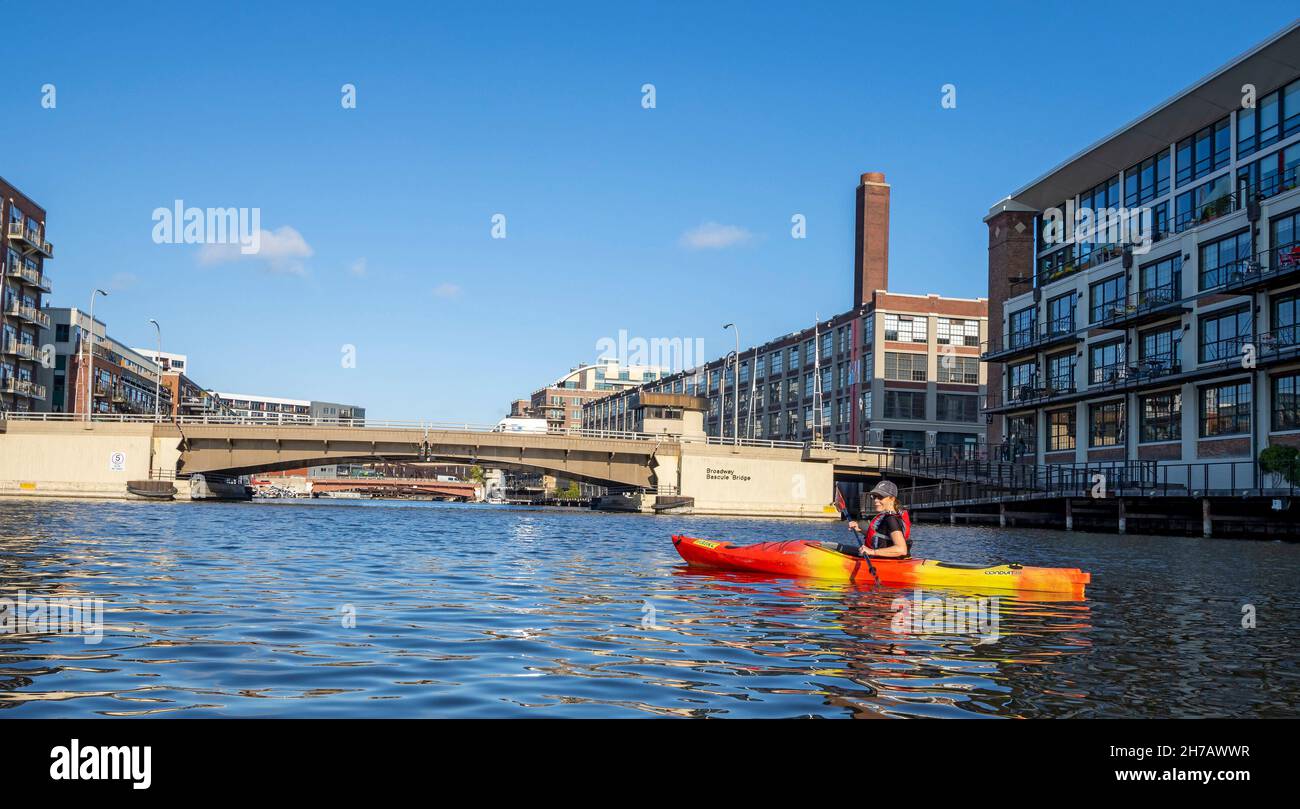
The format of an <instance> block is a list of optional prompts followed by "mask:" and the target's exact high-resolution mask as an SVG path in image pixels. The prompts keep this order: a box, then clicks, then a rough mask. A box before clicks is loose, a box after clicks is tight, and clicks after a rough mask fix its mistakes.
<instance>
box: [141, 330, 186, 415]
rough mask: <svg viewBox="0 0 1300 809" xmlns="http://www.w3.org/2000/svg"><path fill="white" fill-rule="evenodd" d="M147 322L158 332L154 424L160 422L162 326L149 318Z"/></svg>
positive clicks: (178, 387)
mask: <svg viewBox="0 0 1300 809" xmlns="http://www.w3.org/2000/svg"><path fill="white" fill-rule="evenodd" d="M149 322H150V323H152V324H153V327H154V329H155V330H157V332H158V376H157V377H156V378H155V380H154V386H153V420H154V423H157V422H159V421H160V420H161V419H159V418H158V410H159V406H160V404H161V402H162V363H163V358H162V326H159V325H158V321H156V320H154V319H153V318H149ZM176 389H177V390H178V391H179V390H180V386H179V385H177V387H176Z"/></svg>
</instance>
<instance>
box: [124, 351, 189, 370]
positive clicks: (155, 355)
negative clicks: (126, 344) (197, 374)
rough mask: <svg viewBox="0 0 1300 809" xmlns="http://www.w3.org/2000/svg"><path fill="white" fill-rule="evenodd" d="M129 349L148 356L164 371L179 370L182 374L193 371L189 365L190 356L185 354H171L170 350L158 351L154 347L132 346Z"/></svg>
mask: <svg viewBox="0 0 1300 809" xmlns="http://www.w3.org/2000/svg"><path fill="white" fill-rule="evenodd" d="M131 350H132V351H134V352H135V353H137V354H139V355H140V356H142V357H148V358H149V359H151V360H153V361H154V363H155V364H157V365H161V366H162V369H163V370H164V371H179V372H181V373H183V374H190V373H193V372H194V369H193V368H191V367H190V358H189V357H188V356H187V355H185V354H173V353H171V352H170V351H158V350H157V349H154V348H133V349H131Z"/></svg>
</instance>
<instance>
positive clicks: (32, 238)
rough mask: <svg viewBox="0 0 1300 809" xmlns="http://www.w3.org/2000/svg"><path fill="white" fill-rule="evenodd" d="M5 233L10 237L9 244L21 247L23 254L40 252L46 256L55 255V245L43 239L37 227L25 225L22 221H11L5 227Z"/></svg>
mask: <svg viewBox="0 0 1300 809" xmlns="http://www.w3.org/2000/svg"><path fill="white" fill-rule="evenodd" d="M5 235H7V236H8V237H9V244H10V245H12V246H14V247H17V248H19V249H20V250H21V251H22V252H23V254H27V253H40V254H41V255H43V256H45V257H46V258H51V257H53V255H54V246H53V245H51V244H49V243H48V242H43V241H41V233H40V231H39V230H38V229H37V228H31V227H24V225H23V223H22V222H10V223H8V226H7V227H6V228H5ZM47 250H48V252H46V251H47Z"/></svg>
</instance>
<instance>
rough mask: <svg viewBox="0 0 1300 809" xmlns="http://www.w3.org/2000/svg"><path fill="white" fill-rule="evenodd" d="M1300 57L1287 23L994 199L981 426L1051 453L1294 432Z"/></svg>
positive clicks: (1206, 445) (1111, 453) (1284, 440)
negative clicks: (984, 421)
mask: <svg viewBox="0 0 1300 809" xmlns="http://www.w3.org/2000/svg"><path fill="white" fill-rule="evenodd" d="M1297 57H1300V25H1292V26H1291V27H1289V28H1288V29H1286V30H1284V31H1283V32H1281V33H1280V34H1278V35H1276V36H1274V37H1272V38H1271V39H1269V40H1267V41H1266V42H1264V43H1262V44H1260V45H1259V46H1257V47H1256V48H1254V49H1252V50H1251V51H1250V52H1248V53H1247V54H1245V55H1243V56H1241V57H1239V58H1238V59H1236V60H1234V61H1233V62H1231V63H1229V64H1228V65H1226V66H1225V67H1223V68H1221V69H1220V70H1218V71H1216V72H1215V73H1214V74H1212V75H1210V76H1207V77H1205V78H1204V79H1202V80H1201V81H1199V82H1197V83H1196V84H1195V85H1194V86H1192V87H1191V88H1189V89H1188V90H1186V91H1184V92H1183V93H1181V94H1179V95H1178V96H1176V97H1174V98H1172V99H1170V100H1168V101H1166V102H1165V103H1163V104H1162V105H1160V106H1159V107H1156V108H1155V109H1153V110H1151V111H1149V112H1148V113H1146V114H1145V115H1144V116H1142V117H1141V118H1140V119H1139V120H1138V121H1136V122H1134V123H1133V124H1130V125H1128V126H1126V127H1125V128H1124V129H1121V130H1120V131H1118V132H1115V133H1114V134H1112V135H1110V136H1108V137H1107V138H1105V139H1103V140H1102V141H1100V142H1098V143H1096V144H1094V145H1093V146H1090V147H1088V148H1087V149H1085V150H1084V151H1082V152H1080V153H1079V154H1077V155H1075V156H1073V157H1071V158H1069V159H1068V160H1067V161H1066V162H1065V163H1063V164H1062V165H1060V166H1059V167H1057V168H1056V169H1054V170H1052V171H1051V172H1050V173H1048V174H1046V175H1044V176H1042V177H1040V178H1039V179H1037V180H1035V181H1033V182H1032V183H1030V184H1029V185H1027V186H1025V187H1024V188H1022V189H1020V190H1019V191H1017V192H1015V193H1014V194H1012V195H1010V196H1009V197H1007V198H1006V199H1004V200H1002V201H1000V202H999V203H997V204H996V205H995V206H993V208H992V210H990V212H989V214H988V216H987V217H986V218H985V222H986V224H987V225H988V229H989V267H988V274H989V298H990V304H991V308H992V313H993V318H994V326H993V332H994V334H993V337H992V339H991V340H990V342H989V344H988V346H986V351H985V352H984V354H983V357H984V359H985V360H986V361H988V362H989V363H990V379H991V386H990V387H991V389H990V391H989V394H988V397H987V399H986V401H985V404H984V413H985V414H986V416H987V417H988V419H989V431H990V439H989V440H990V443H996V444H999V445H1000V446H1001V447H1002V450H1003V451H1004V452H1006V453H1008V454H1010V455H1011V456H1013V457H1016V458H1020V459H1024V460H1032V461H1037V462H1039V463H1051V464H1080V463H1098V462H1131V461H1151V462H1156V463H1157V464H1165V465H1169V464H1191V463H1202V464H1203V463H1206V462H1211V461H1228V460H1231V461H1252V460H1253V459H1254V458H1256V457H1257V456H1258V454H1259V452H1260V450H1262V449H1263V448H1265V447H1267V446H1268V445H1270V444H1289V445H1293V446H1300V183H1298V182H1297V179H1298V178H1297V172H1298V171H1300V70H1298V69H1297V67H1296V65H1297V64H1300V59H1298V58H1297ZM1247 86H1249V87H1252V88H1253V90H1254V94H1253V99H1249V100H1251V101H1253V104H1247V106H1243V103H1246V102H1247V101H1248V99H1247V97H1246V96H1244V95H1243V88H1244V87H1247ZM1117 209H1118V210H1119V211H1120V213H1118V214H1116V213H1115V211H1116V210H1117ZM1072 210H1073V211H1074V212H1075V213H1073V214H1071V213H1070V212H1071V211H1072ZM1062 212H1065V214H1066V215H1064V216H1062V215H1061V214H1062ZM1085 212H1086V213H1085ZM1103 212H1107V213H1103ZM1143 222H1145V223H1146V225H1147V226H1145V227H1144V226H1143V224H1142V223H1143ZM1134 223H1136V225H1135V224H1134ZM1243 468H1245V467H1243Z"/></svg>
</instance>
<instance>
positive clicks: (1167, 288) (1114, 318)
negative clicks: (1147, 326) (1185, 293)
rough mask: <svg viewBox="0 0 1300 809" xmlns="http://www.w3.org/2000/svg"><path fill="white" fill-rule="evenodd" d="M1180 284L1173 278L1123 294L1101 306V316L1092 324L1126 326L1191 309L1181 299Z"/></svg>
mask: <svg viewBox="0 0 1300 809" xmlns="http://www.w3.org/2000/svg"><path fill="white" fill-rule="evenodd" d="M1179 287H1180V282H1178V281H1173V282H1171V283H1168V284H1164V285H1162V286H1158V287H1152V288H1151V289H1144V290H1141V291H1138V292H1133V293H1130V294H1128V295H1126V296H1124V300H1122V301H1116V302H1115V303H1112V304H1108V305H1106V306H1105V307H1103V308H1102V311H1101V315H1102V317H1101V318H1100V319H1099V320H1097V322H1096V323H1094V324H1093V326H1094V327H1095V328H1099V329H1115V328H1128V327H1129V326H1140V325H1142V324H1144V323H1149V322H1151V321H1153V320H1161V319H1163V318H1167V317H1173V316H1174V315H1181V314H1185V313H1187V312H1190V311H1191V309H1190V308H1189V307H1188V306H1185V305H1184V304H1183V302H1182V298H1181V297H1180V295H1181V289H1180V288H1179Z"/></svg>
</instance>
